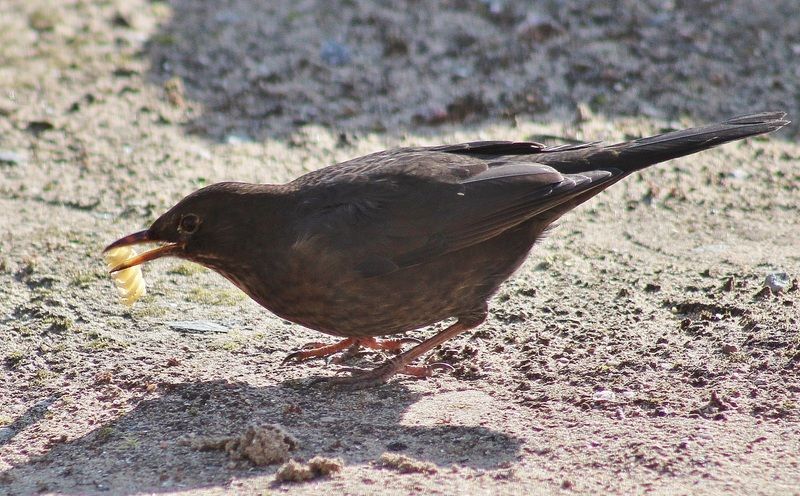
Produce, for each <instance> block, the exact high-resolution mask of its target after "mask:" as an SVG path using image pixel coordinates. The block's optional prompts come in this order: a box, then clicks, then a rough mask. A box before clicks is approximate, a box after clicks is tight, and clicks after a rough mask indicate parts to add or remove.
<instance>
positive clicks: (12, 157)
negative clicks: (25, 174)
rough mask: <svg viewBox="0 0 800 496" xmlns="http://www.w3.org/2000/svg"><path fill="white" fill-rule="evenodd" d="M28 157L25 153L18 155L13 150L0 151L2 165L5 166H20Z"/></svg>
mask: <svg viewBox="0 0 800 496" xmlns="http://www.w3.org/2000/svg"><path fill="white" fill-rule="evenodd" d="M27 160H28V157H27V156H26V155H25V154H24V153H18V152H14V151H11V150H0V164H4V165H20V164H23V163H25V162H26V161H27Z"/></svg>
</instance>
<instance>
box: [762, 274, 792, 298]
mask: <svg viewBox="0 0 800 496" xmlns="http://www.w3.org/2000/svg"><path fill="white" fill-rule="evenodd" d="M789 284H791V280H790V279H789V274H787V273H786V272H773V273H772V274H769V275H767V277H766V278H765V279H764V286H766V287H768V288H769V289H770V290H771V291H772V292H773V293H781V292H783V291H785V290H786V289H788V288H789Z"/></svg>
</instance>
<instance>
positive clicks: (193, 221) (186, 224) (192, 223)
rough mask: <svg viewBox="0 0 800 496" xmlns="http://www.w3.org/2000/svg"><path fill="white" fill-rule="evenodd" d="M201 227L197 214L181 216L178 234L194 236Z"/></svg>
mask: <svg viewBox="0 0 800 496" xmlns="http://www.w3.org/2000/svg"><path fill="white" fill-rule="evenodd" d="M198 227H200V217H198V216H196V215H195V214H185V215H183V216H181V222H180V224H178V232H180V233H183V234H192V233H194V232H195V231H197V228H198Z"/></svg>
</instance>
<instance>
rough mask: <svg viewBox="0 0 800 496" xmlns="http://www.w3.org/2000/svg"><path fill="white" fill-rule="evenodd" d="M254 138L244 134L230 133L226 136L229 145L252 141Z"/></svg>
mask: <svg viewBox="0 0 800 496" xmlns="http://www.w3.org/2000/svg"><path fill="white" fill-rule="evenodd" d="M252 141H253V138H251V137H250V136H247V135H244V134H229V135H227V136H225V143H227V144H229V145H241V144H242V143H251V142H252Z"/></svg>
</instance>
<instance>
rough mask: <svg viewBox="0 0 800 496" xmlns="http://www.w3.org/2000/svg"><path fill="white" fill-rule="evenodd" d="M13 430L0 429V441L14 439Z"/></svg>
mask: <svg viewBox="0 0 800 496" xmlns="http://www.w3.org/2000/svg"><path fill="white" fill-rule="evenodd" d="M14 434H15V432H14V429H12V428H11V427H0V441H6V440H8V439H11V438H12V437H14Z"/></svg>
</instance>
